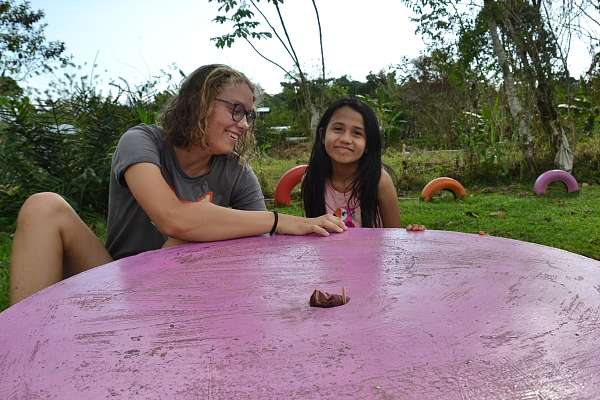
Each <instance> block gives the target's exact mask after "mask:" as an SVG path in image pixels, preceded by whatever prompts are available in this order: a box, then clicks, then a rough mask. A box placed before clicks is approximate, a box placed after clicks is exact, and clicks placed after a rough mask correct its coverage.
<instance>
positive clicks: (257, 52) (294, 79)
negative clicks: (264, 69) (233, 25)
mask: <svg viewBox="0 0 600 400" xmlns="http://www.w3.org/2000/svg"><path fill="white" fill-rule="evenodd" d="M244 40H245V41H246V42H247V43H248V44H249V45H250V47H252V50H254V51H255V52H256V54H258V55H259V56H261V57H262V58H264V59H265V60H267V61H268V62H270V63H271V64H273V65H276V66H278V67H279V68H280V69H281V70H282V71H283V72H285V74H286V75H287V76H289V77H290V78H292V80H293V81H294V82H298V79H296V77H295V76H293V75H292V74H291V73H290V72H289V71H288V70H286V69H285V68H283V67H282V66H281V65H279V64H278V63H276V62H275V61H273V60H271V59H270V58H267V57H265V56H264V55H263V54H262V53H261V52H260V51H259V50H258V49H257V48H256V47H254V45H253V44H252V42H251V41H250V40H248V38H246V37H245V38H244Z"/></svg>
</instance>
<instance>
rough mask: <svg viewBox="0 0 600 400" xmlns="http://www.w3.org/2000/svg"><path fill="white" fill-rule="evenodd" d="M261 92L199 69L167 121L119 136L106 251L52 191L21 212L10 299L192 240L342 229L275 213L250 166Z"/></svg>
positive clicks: (227, 74) (217, 69)
mask: <svg viewBox="0 0 600 400" xmlns="http://www.w3.org/2000/svg"><path fill="white" fill-rule="evenodd" d="M254 100H255V99H254V86H253V85H252V83H251V82H250V81H249V80H248V78H246V77H245V76H244V75H243V74H242V73H240V72H238V71H236V70H234V69H232V68H230V67H227V66H225V65H206V66H203V67H200V68H198V69H197V70H196V71H194V72H193V73H192V74H191V75H190V76H188V77H187V79H186V80H185V81H184V82H183V84H182V86H181V89H180V90H179V93H178V94H177V96H175V97H174V98H173V99H172V101H171V102H170V104H169V105H168V107H167V108H166V110H165V111H164V112H163V114H162V116H161V118H160V127H159V126H152V125H138V126H135V127H133V128H131V129H129V130H128V131H127V132H125V134H123V136H122V137H121V139H120V141H119V144H118V146H117V149H116V151H115V153H114V155H113V160H112V168H111V178H110V190H109V202H108V223H107V229H108V232H107V240H106V247H104V246H103V245H102V244H101V243H100V242H99V241H98V239H97V238H96V236H95V235H94V233H93V232H92V231H91V230H90V228H88V227H87V226H86V225H85V224H84V223H83V221H82V220H81V219H80V218H79V216H78V215H77V214H76V213H75V211H74V210H73V209H72V208H71V207H70V206H69V205H68V203H67V202H66V201H65V200H64V199H63V198H62V197H60V196H59V195H57V194H54V193H39V194H35V195H33V196H31V197H30V198H29V199H28V200H27V201H26V202H25V203H24V205H23V207H22V208H21V211H20V212H19V217H18V219H17V230H16V232H15V236H14V240H13V249H12V255H11V283H10V295H11V302H12V303H16V302H18V301H20V300H21V299H23V298H25V297H27V296H29V295H30V294H32V293H34V292H36V291H38V290H40V289H42V288H44V287H47V286H50V285H52V284H53V283H55V282H58V281H59V280H61V279H63V278H64V277H67V276H70V275H73V274H76V273H79V272H82V271H85V270H87V269H90V268H92V267H95V266H98V265H102V264H105V263H107V262H110V261H112V260H113V259H119V258H122V257H126V256H130V255H134V254H138V253H141V252H143V251H148V250H154V249H159V248H161V247H163V246H165V245H170V244H175V243H180V242H185V241H190V242H203V241H214V240H224V239H232V238H239V237H245V236H253V235H260V234H265V233H270V234H274V233H279V234H291V235H304V234H309V233H316V234H320V235H323V236H326V235H328V234H329V232H342V231H344V230H345V229H346V228H345V226H344V224H343V223H342V222H341V220H340V219H338V218H336V217H334V216H332V215H324V216H321V217H317V218H302V217H296V216H291V215H285V214H280V215H278V214H277V213H276V212H268V211H266V208H265V203H264V198H263V195H262V191H261V189H260V186H259V184H258V180H257V178H256V176H255V175H254V173H253V172H252V170H251V169H250V167H249V166H248V165H247V164H245V163H244V162H243V158H242V157H243V154H244V151H245V150H246V149H247V147H248V145H249V143H251V141H252V140H251V139H252V137H251V134H249V133H247V132H248V131H249V128H250V126H251V125H252V123H253V122H254V119H255V118H256V114H255V112H254Z"/></svg>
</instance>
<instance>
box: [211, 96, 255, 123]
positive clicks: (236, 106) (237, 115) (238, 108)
mask: <svg viewBox="0 0 600 400" xmlns="http://www.w3.org/2000/svg"><path fill="white" fill-rule="evenodd" d="M215 100H217V101H220V102H223V103H227V104H229V105H230V106H231V119H232V120H234V121H235V122H240V121H241V120H242V118H244V117H246V122H247V123H248V125H252V123H253V122H254V120H256V113H255V112H254V111H252V110H251V111H246V108H244V106H243V105H242V104H240V103H234V102H232V101H229V100H224V99H218V98H217V99H215Z"/></svg>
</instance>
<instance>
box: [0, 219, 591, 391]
mask: <svg viewBox="0 0 600 400" xmlns="http://www.w3.org/2000/svg"><path fill="white" fill-rule="evenodd" d="M342 287H345V288H346V289H347V291H348V295H349V296H350V297H351V300H350V302H349V303H348V304H346V305H345V306H342V307H337V308H331V309H318V308H311V307H309V305H308V300H309V296H310V295H311V293H312V291H313V290H314V289H315V288H319V289H321V290H325V291H331V292H337V293H340V292H341V288H342ZM322 398H335V399H342V398H349V399H358V398H360V399H405V398H406V399H522V400H525V399H528V400H533V399H536V400H540V399H546V400H547V399H598V398H600V262H598V261H595V260H592V259H589V258H585V257H581V256H578V255H575V254H572V253H568V252H565V251H561V250H557V249H553V248H549V247H545V246H539V245H534V244H531V243H524V242H519V241H514V240H509V239H502V238H495V237H485V236H477V235H468V234H461V233H451V232H441V231H427V232H424V233H409V232H406V231H404V230H400V229H398V230H393V229H390V230H383V229H379V230H374V229H353V230H350V231H348V232H347V233H345V234H338V235H332V236H330V237H329V238H317V237H289V236H275V237H272V238H270V237H258V238H248V239H240V240H232V241H225V242H218V243H210V244H194V245H187V246H183V247H179V248H172V249H168V250H161V251H156V252H149V253H146V254H142V255H139V256H136V257H131V258H127V259H123V260H120V261H116V262H113V263H110V264H107V265H104V266H102V267H99V268H96V269H93V270H91V271H88V272H86V273H84V274H81V275H79V276H76V277H73V278H71V279H68V280H66V281H63V282H61V283H58V284H56V285H54V286H52V287H50V288H48V289H46V290H44V291H42V292H40V293H38V294H36V295H34V296H32V297H30V298H29V299H27V300H25V301H23V302H21V303H20V304H18V305H16V306H14V307H12V308H9V309H8V310H6V311H4V312H3V313H0V399H3V400H4V399H6V400H12V399H169V400H176V399H322Z"/></svg>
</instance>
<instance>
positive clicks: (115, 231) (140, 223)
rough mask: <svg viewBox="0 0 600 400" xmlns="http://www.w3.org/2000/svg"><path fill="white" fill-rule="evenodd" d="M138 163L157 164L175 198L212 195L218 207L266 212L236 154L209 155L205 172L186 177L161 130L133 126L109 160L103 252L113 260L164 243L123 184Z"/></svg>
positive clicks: (249, 172) (258, 191)
mask: <svg viewBox="0 0 600 400" xmlns="http://www.w3.org/2000/svg"><path fill="white" fill-rule="evenodd" d="M137 163H152V164H156V165H157V166H158V167H159V168H160V171H161V173H162V175H163V177H164V178H165V180H166V181H167V183H168V184H169V186H171V188H172V189H173V190H174V191H175V193H176V194H177V197H179V199H180V200H183V201H198V200H200V199H201V198H202V197H204V196H205V195H208V194H209V193H210V192H212V195H209V196H211V197H210V198H211V202H212V203H214V204H217V205H220V206H223V207H231V208H236V209H240V210H265V209H266V207H265V200H264V197H263V194H262V191H261V189H260V185H259V183H258V179H256V175H254V173H253V172H252V169H251V168H250V167H249V166H248V165H246V164H243V163H241V161H240V160H239V157H238V156H236V155H234V154H230V155H221V156H213V157H212V159H211V163H210V170H209V172H207V173H206V174H204V175H201V176H195V177H190V176H188V175H186V174H185V172H183V170H182V169H181V167H180V166H179V162H178V161H177V159H176V157H175V151H174V149H173V146H172V145H170V144H169V143H168V142H167V141H165V134H164V131H163V130H162V129H161V128H159V127H157V126H152V125H143V124H142V125H138V126H135V127H133V128H131V129H129V130H128V131H127V132H125V134H123V136H122V137H121V139H120V140H119V145H118V146H117V150H116V151H115V154H114V155H113V159H112V166H111V174H110V189H109V196H108V223H107V225H108V226H107V230H108V232H107V238H106V248H107V249H108V251H109V253H110V254H111V256H112V257H113V258H114V259H115V260H117V259H119V258H123V257H127V256H130V255H133V254H138V253H141V252H143V251H148V250H155V249H158V248H160V247H162V245H163V244H164V242H165V240H166V237H165V236H164V235H163V234H162V233H160V232H159V231H158V230H157V229H156V227H155V226H154V225H153V224H152V222H151V221H150V218H149V217H148V216H147V215H146V213H145V212H144V210H143V209H142V208H141V207H140V205H139V204H138V203H137V201H136V200H135V198H134V197H133V195H132V194H131V192H130V191H129V188H128V187H127V183H126V182H125V177H124V175H125V171H126V170H127V168H129V167H130V166H131V165H133V164H137Z"/></svg>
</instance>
